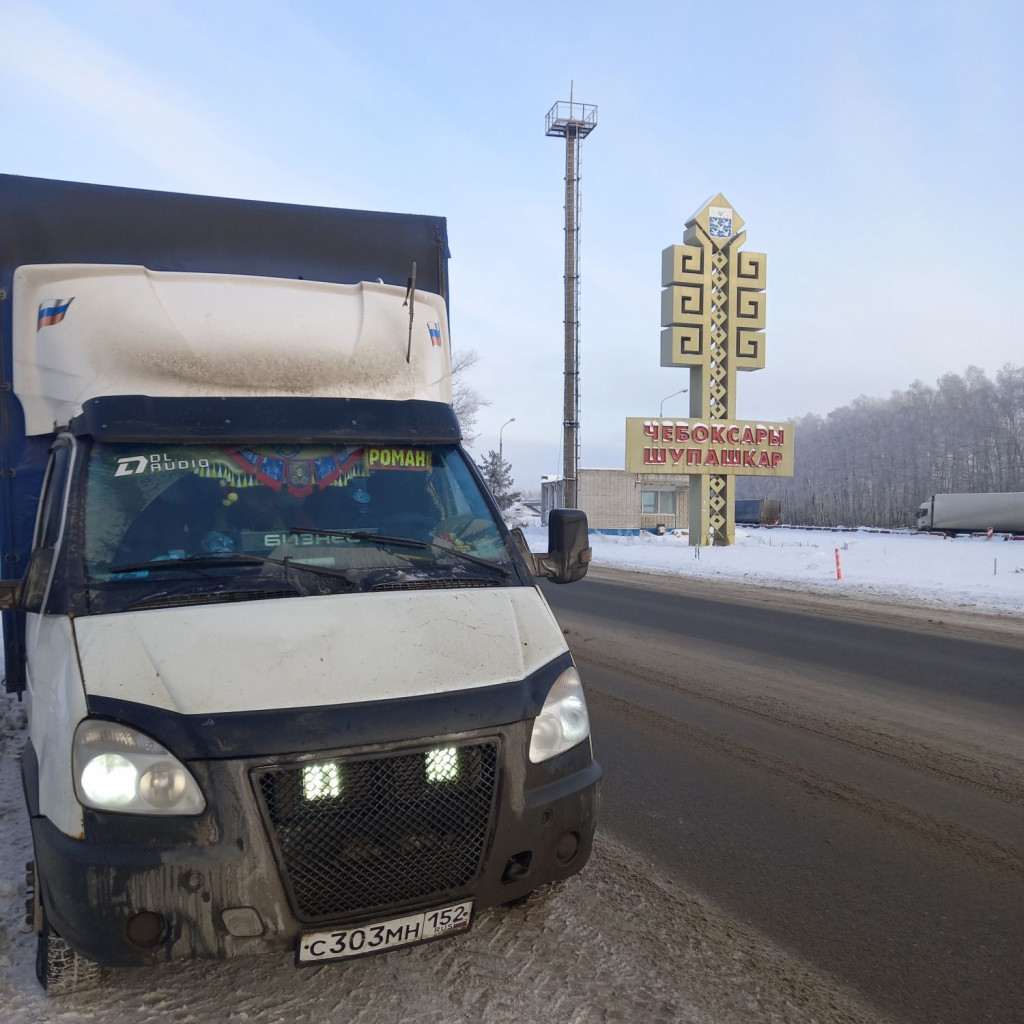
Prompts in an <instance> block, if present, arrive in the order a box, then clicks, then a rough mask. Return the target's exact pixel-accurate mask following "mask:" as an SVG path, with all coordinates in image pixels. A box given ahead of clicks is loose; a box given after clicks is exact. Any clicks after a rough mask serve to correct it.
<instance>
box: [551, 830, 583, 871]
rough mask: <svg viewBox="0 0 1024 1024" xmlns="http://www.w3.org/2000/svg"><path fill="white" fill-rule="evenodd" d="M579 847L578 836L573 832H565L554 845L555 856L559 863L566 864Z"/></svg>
mask: <svg viewBox="0 0 1024 1024" xmlns="http://www.w3.org/2000/svg"><path fill="white" fill-rule="evenodd" d="M579 848H580V837H579V836H578V835H576V833H575V832H566V833H565V835H564V836H562V838H561V839H559V840H558V845H557V846H556V847H555V858H556V859H557V861H558V863H559V864H568V863H569V861H571V860H572V859H573V857H575V856H576V854H577V852H578V851H579Z"/></svg>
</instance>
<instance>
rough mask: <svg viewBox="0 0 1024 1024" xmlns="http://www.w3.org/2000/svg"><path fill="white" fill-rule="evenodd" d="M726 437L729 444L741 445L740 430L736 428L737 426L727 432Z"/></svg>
mask: <svg viewBox="0 0 1024 1024" xmlns="http://www.w3.org/2000/svg"><path fill="white" fill-rule="evenodd" d="M725 436H726V438H727V439H728V441H729V444H739V443H740V428H739V427H736V426H733V427H730V428H729V429H728V430H727V431H726V432H725Z"/></svg>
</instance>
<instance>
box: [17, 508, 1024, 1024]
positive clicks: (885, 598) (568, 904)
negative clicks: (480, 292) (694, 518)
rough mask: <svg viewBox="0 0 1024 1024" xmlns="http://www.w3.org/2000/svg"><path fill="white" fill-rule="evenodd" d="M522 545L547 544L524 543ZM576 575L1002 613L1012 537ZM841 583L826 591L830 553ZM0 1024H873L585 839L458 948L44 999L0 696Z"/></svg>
mask: <svg viewBox="0 0 1024 1024" xmlns="http://www.w3.org/2000/svg"><path fill="white" fill-rule="evenodd" d="M526 533H527V536H528V539H529V541H530V544H531V546H532V547H533V548H534V549H535V550H542V549H544V548H545V547H546V543H547V536H546V531H544V530H542V529H540V528H535V527H531V528H529V529H527V531H526ZM591 542H592V545H593V548H594V564H595V566H599V567H600V566H608V567H619V568H630V569H638V570H642V571H644V572H651V573H659V574H666V573H668V574H680V575H684V576H692V577H698V578H702V579H705V580H716V579H721V580H723V581H728V582H730V583H744V582H745V583H749V584H754V585H770V586H775V587H782V588H786V589H791V590H794V591H803V592H811V593H814V592H831V593H839V594H848V595H852V596H858V597H866V598H871V599H874V600H878V601H882V602H895V603H908V604H916V605H926V606H932V607H936V608H950V609H957V610H960V611H964V610H976V611H979V612H986V613H989V614H997V615H1004V616H1012V617H1018V616H1020V614H1021V613H1022V612H1024V541H1022V542H1017V541H1005V542H1004V541H1003V540H1001V539H999V538H996V539H993V540H984V539H974V538H958V539H956V540H943V539H940V538H938V537H929V536H918V535H911V534H897V533H878V532H871V531H866V530H858V531H852V532H835V533H833V532H824V531H810V530H795V529H793V530H791V529H772V530H738V531H737V543H736V544H735V546H733V547H730V548H707V547H705V548H701V549H694V548H691V547H689V546H688V544H687V539H686V537H685V536H673V535H671V534H669V535H665V536H662V537H658V536H655V535H653V534H644V535H642V536H639V537H635V536H634V537H612V536H602V535H597V534H595V535H592V541H591ZM837 549H838V552H839V559H840V566H841V569H842V579H837V573H836V550H837ZM0 708H2V715H0V851H2V856H0V1020H3V1021H4V1022H5V1024H7V1022H9V1024H30V1022H33V1024H34V1022H36V1021H60V1022H62V1024H86V1022H90V1024H91V1022H96V1021H108V1020H115V1019H116V1020H119V1021H125V1022H139V1024H155V1022H163V1021H173V1022H176V1024H193V1022H200V1024H202V1022H207V1021H218V1022H220V1021H234V1022H243V1021H244V1022H261V1024H272V1022H275V1024H276V1022H280V1021H288V1022H305V1021H328V1020H331V1021H333V1020H346V1021H351V1022H362V1024H385V1022H388V1024H390V1022H393V1021H406V1022H424V1024H426V1022H431V1024H433V1022H461V1021H466V1022H470V1021H472V1022H474V1024H476V1022H479V1021H485V1022H490V1021H493V1022H496V1024H505V1022H516V1024H531V1022H538V1024H539V1022H545V1024H547V1022H552V1024H560V1022H570V1021H571V1022H573V1024H590V1022H594V1024H596V1022H605V1021H608V1022H610V1021H623V1022H626V1021H639V1020H643V1021H651V1022H669V1021H687V1022H694V1024H697V1022H705V1024H741V1022H743V1024H746V1022H753V1021H757V1022H759V1024H760V1022H769V1021H773V1022H785V1024H803V1022H808V1024H809V1022H811V1021H818V1022H821V1024H853V1022H865V1024H868V1022H879V1021H881V1020H882V1018H880V1017H878V1016H876V1015H874V1014H873V1013H872V1012H871V1011H870V1009H868V1008H866V1007H864V1006H862V1005H860V1004H859V1003H858V1001H857V999H856V997H855V996H853V995H852V994H851V993H849V992H846V991H844V990H842V989H840V988H838V987H837V986H836V984H835V983H834V982H833V981H831V980H830V979H828V978H825V977H822V976H820V975H819V974H817V973H816V972H815V971H814V970H813V969H811V968H810V967H808V966H807V965H806V964H804V963H802V962H801V961H799V960H797V959H795V958H793V957H792V956H790V955H789V954H787V953H786V952H785V951H784V950H781V949H779V948H776V947H774V946H772V945H771V943H769V942H767V941H766V940H765V939H764V938H763V937H762V936H759V935H758V934H756V933H754V932H752V931H751V930H750V929H748V928H747V927H745V926H744V925H742V924H740V923H738V922H736V921H734V920H731V919H730V918H729V917H728V916H727V915H726V914H724V913H723V912H722V911H720V910H719V909H718V908H716V907H715V906H713V905H711V904H709V903H708V902H707V901H705V900H704V899H702V898H701V897H700V896H699V895H697V894H696V893H690V892H683V891H681V890H680V889H678V888H677V887H675V886H673V885H672V884H671V883H668V882H666V881H665V880H663V879H662V878H660V877H659V875H658V873H657V871H655V870H654V869H653V868H652V867H651V866H650V865H648V864H645V863H644V862H643V861H642V860H641V859H639V858H638V857H637V855H636V854H635V853H634V852H633V851H632V850H630V849H628V848H627V847H625V846H623V845H622V844H621V843H619V842H618V841H617V840H616V839H614V838H613V837H611V836H609V835H607V834H605V833H602V832H601V831H600V830H599V833H598V839H597V842H596V846H595V854H594V858H593V860H592V861H591V863H590V865H588V867H587V868H586V870H585V871H584V872H583V873H582V874H581V875H578V876H577V877H576V878H574V879H571V880H570V881H569V882H568V883H567V884H566V885H565V886H563V887H562V888H561V889H560V890H559V891H558V892H556V893H554V894H553V896H552V897H551V898H549V899H548V900H547V901H545V902H542V903H539V904H537V905H534V906H526V907H522V908H518V909H515V910H492V911H488V912H485V913H484V914H481V915H480V917H479V919H478V920H477V922H476V924H475V926H474V928H473V930H472V931H471V932H470V933H469V934H468V935H465V936H460V937H459V938H456V939H452V940H450V941H444V942H440V943H435V944H432V945H428V946H420V947H415V948H411V949H406V950H402V951H397V952H394V953H391V954H388V955H386V956H382V957H375V958H370V959H367V960H362V961H356V962H352V963H349V964H344V965H326V966H324V967H320V968H311V969H306V970H296V969H295V968H294V967H293V966H292V964H291V958H290V957H285V956H281V957H258V958H256V957H254V958H246V959H242V960H238V961H232V962H229V963H197V964H174V965H170V966H166V967H162V968H154V969H146V970H136V971H121V972H115V974H114V976H113V977H112V978H111V979H110V981H109V982H108V984H107V986H106V987H105V988H103V989H100V990H98V991H95V992H92V993H81V994H79V995H75V996H67V997H63V998H58V999H50V998H48V997H46V996H45V995H43V994H42V992H41V991H40V990H39V989H38V987H37V985H36V982H35V978H34V975H33V967H32V959H33V955H34V936H33V935H32V934H31V930H30V929H29V928H28V926H26V925H25V924H24V923H23V921H22V915H23V912H24V911H23V904H24V889H25V887H24V879H23V865H24V863H25V862H26V861H27V860H29V859H31V856H32V854H31V844H30V841H29V834H28V823H27V821H26V818H25V812H24V808H23V804H22V796H21V790H20V783H19V777H18V763H17V759H18V753H19V750H20V748H21V745H22V743H23V742H24V735H25V734H24V731H23V728H22V719H23V714H22V706H21V705H19V704H18V703H17V702H16V701H15V700H14V699H13V698H6V699H4V698H2V697H0Z"/></svg>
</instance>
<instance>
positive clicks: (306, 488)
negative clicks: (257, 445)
mask: <svg viewBox="0 0 1024 1024" xmlns="http://www.w3.org/2000/svg"><path fill="white" fill-rule="evenodd" d="M278 451H280V449H278ZM314 451H315V449H314ZM320 451H323V449H322V448H321V449H320ZM301 452H302V449H297V450H296V453H295V455H292V456H281V457H277V456H274V455H265V454H264V453H263V452H260V451H256V450H253V449H252V448H239V449H238V450H236V451H230V452H228V453H227V454H228V456H229V457H230V458H231V459H232V460H233V461H234V462H235V463H236V464H237V465H238V466H239V467H241V468H242V469H243V470H244V471H245V472H246V474H248V475H250V476H254V477H256V479H257V480H258V481H259V482H260V483H261V484H264V485H266V486H267V487H269V488H271V490H274V491H279V490H281V489H282V487H287V489H288V492H289V493H290V494H293V495H295V497H297V498H304V497H305V496H306V495H307V494H312V492H313V490H314V488H317V489H319V490H321V491H322V490H323V489H324V488H325V487H329V486H330V485H331V484H333V483H337V482H339V481H340V482H341V483H342V484H344V483H347V482H348V480H349V479H350V478H351V477H353V476H354V475H356V470H357V469H358V468H359V464H360V462H361V461H362V458H363V450H362V449H361V448H357V449H356V450H355V451H352V452H347V451H344V450H342V451H340V452H331V453H330V454H328V455H320V454H319V453H317V454H315V455H313V454H307V455H306V456H305V457H299V456H300V455H301ZM307 452H308V449H307Z"/></svg>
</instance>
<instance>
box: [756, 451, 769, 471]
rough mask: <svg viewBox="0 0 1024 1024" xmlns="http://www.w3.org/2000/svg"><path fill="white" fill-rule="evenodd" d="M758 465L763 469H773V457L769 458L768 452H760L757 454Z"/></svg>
mask: <svg viewBox="0 0 1024 1024" xmlns="http://www.w3.org/2000/svg"><path fill="white" fill-rule="evenodd" d="M757 464H758V465H759V466H760V467H761V468H762V469H771V468H772V460H771V457H770V456H769V454H768V452H758V453H757Z"/></svg>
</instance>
